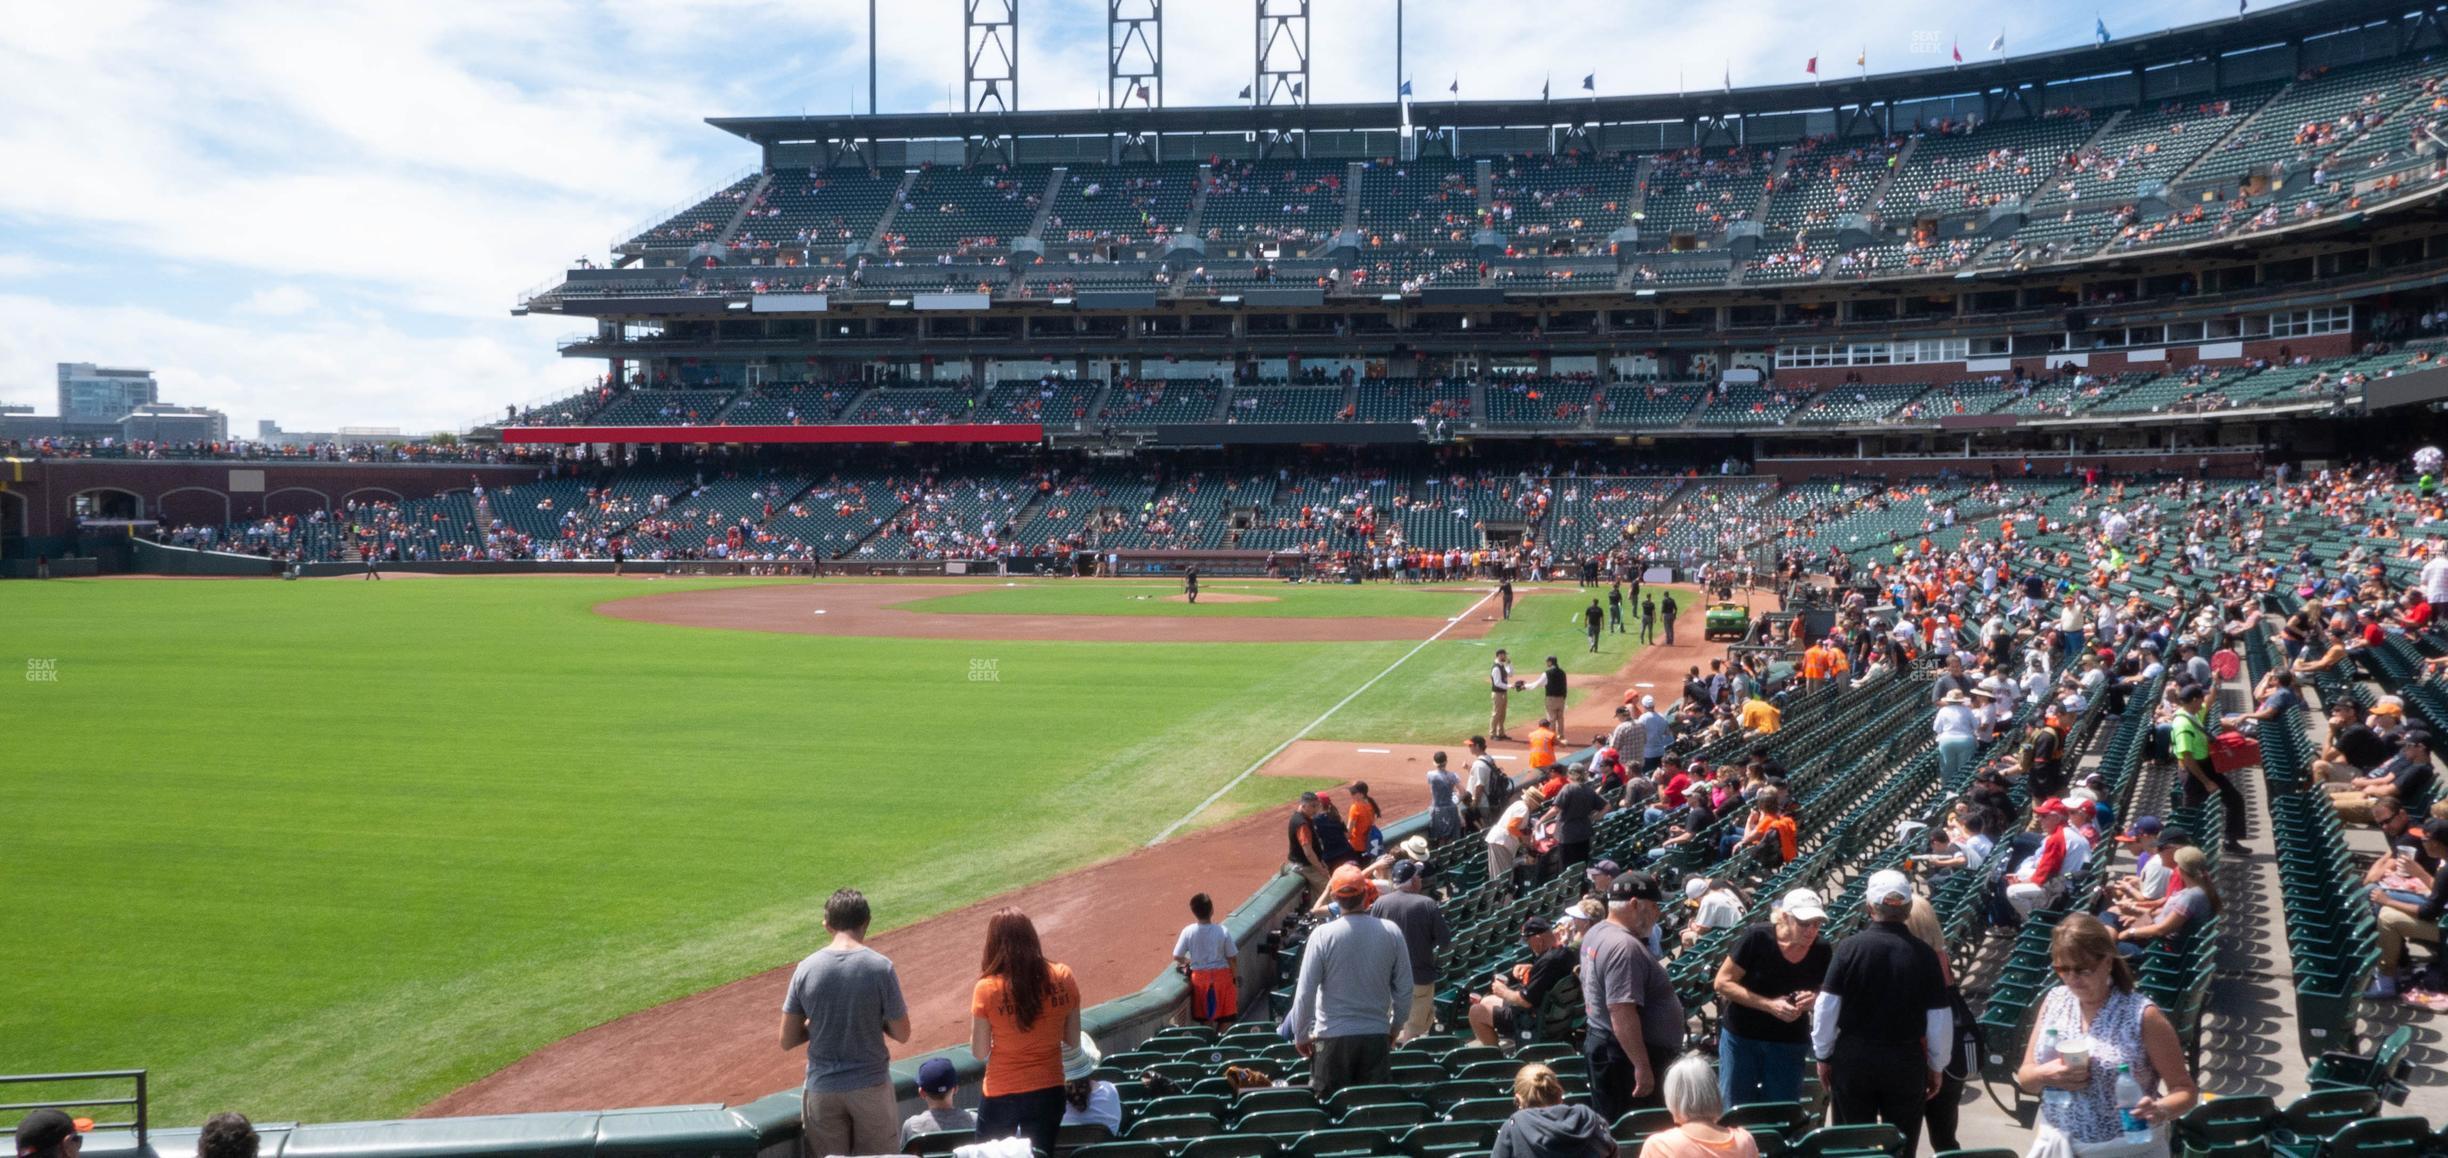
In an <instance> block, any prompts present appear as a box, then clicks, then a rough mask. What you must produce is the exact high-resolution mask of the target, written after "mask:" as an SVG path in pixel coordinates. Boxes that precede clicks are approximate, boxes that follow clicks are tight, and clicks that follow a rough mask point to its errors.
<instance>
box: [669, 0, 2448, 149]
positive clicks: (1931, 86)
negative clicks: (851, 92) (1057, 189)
mask: <svg viewBox="0 0 2448 1158" xmlns="http://www.w3.org/2000/svg"><path fill="white" fill-rule="evenodd" d="M2439 9H2440V6H2439V5H2438V4H2436V3H2416V2H2409V0H2298V2H2296V3H2292V4H2285V5H2282V6H2277V7H2272V8H2269V9H2266V10H2264V11H2259V12H2251V13H2247V14H2245V15H2241V16H2237V17H2232V18H2228V19H2223V20H2216V21H2210V22H2206V23H2201V24H2192V25H2187V26H2184V27H2181V28H2168V29H2162V30H2160V31H2156V32H2146V33H2137V34H2135V35H2133V36H2131V37H2126V38H2119V39H2116V40H2112V41H2110V42H2108V43H2107V44H2093V45H2083V46H2081V47H2076V48H2064V49H2058V50H2056V51H2053V52H2040V53H2033V54H2030V55H2027V56H2015V57H2008V58H2006V59H2004V60H2000V61H1990V62H1984V63H1976V64H1963V65H1951V66H1949V67H1943V68H1926V69H1916V70H1912V71H1907V72H1886V73H1874V74H1872V75H1870V76H1868V77H1850V78H1843V79H1831V80H1827V81H1824V82H1821V83H1808V84H1784V85H1769V86H1765V87H1758V88H1738V89H1734V90H1731V91H1727V92H1716V91H1710V92H1695V93H1678V94H1665V93H1652V94H1644V95H1638V96H1616V97H1586V98H1581V99H1564V100H1546V101H1540V100H1511V101H1458V100H1457V101H1434V100H1430V101H1421V100H1416V99H1415V100H1413V101H1412V103H1411V118H1410V119H1411V123H1412V124H1414V125H1417V126H1420V127H1421V128H1425V129H1439V128H1445V127H1449V126H1450V127H1456V128H1494V127H1504V126H1522V125H1555V124H1620V123H1640V122H1649V121H1680V120H1684V119H1686V118H1690V117H1712V116H1736V115H1757V114H1766V113H1785V112H1794V111H1799V110H1819V109H1829V108H1843V107H1850V106H1859V105H1866V104H1887V103H1903V102H1910V101H1917V100H1930V99H1940V98H1946V97H1956V96H1964V95H1969V94H1973V93H1981V92H1991V91H1998V90H2014V89H2019V88H2023V87H2026V86H2033V85H2048V84H2054V83H2057V82H2061V81H2071V80H2079V79H2082V78H2085V77H2092V76H2101V75H2106V74H2112V73H2118V72H2128V71H2132V70H2135V69H2143V68H2150V67H2154V66H2160V65H2169V64H2176V63H2180V62H2183V61H2187V60H2199V59H2203V58H2208V57H2215V56H2221V55H2227V54H2231V53H2234V52H2238V51H2243V50H2248V49H2256V48H2264V47H2268V46H2271V45H2276V44H2284V43H2287V42H2289V41H2293V40H2300V39H2308V38H2312V37H2317V36H2322V35H2326V34H2330V33H2335V32H2340V31H2345V30H2349V29H2353V28H2358V27H2363V26H2366V25H2370V24H2375V23H2382V22H2387V21H2394V20H2400V19H2405V18H2408V17H2418V16H2426V15H2427V16H2428V17H2430V18H2432V19H2436V18H2437V16H2438V13H2439ZM1401 122H1402V110H1401V109H1400V108H1399V107H1398V106H1397V105H1396V104H1395V103H1393V102H1391V101H1380V102H1366V103H1352V104H1325V105H1268V106H1263V107H1258V106H1244V105H1206V106H1198V107H1190V108H1170V109H1168V108H1159V109H1047V110H1023V111H1016V112H983V113H886V114H883V115H880V116H876V115H870V116H857V115H838V116H796V117H708V118H706V123H707V124H710V125H713V126H714V127H716V128H719V129H722V130H724V131H725V132H729V133H735V134H737V135H739V136H741V137H744V138H746V139H748V140H750V141H754V142H756V143H757V144H759V145H772V144H777V143H783V142H791V141H826V140H928V139H951V138H966V137H1005V136H1011V137H1061V136H1098V135H1106V134H1116V133H1129V134H1147V133H1244V132H1266V131H1292V130H1300V131H1306V132H1323V131H1333V130H1368V129H1380V130H1381V129H1386V128H1390V127H1393V126H1395V125H1398V124H1400V123H1401Z"/></svg>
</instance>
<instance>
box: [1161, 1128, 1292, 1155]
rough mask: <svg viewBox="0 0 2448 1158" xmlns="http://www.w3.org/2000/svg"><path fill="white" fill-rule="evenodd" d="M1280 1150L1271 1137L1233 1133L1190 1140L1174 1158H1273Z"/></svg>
mask: <svg viewBox="0 0 2448 1158" xmlns="http://www.w3.org/2000/svg"><path fill="white" fill-rule="evenodd" d="M1280 1149H1281V1147H1279V1146H1278V1145H1277V1144H1276V1142H1275V1138H1274V1137H1273V1136H1271V1135H1267V1134H1249V1133H1240V1132H1235V1133H1231V1134H1224V1135H1219V1136H1217V1137H1213V1138H1196V1139H1192V1140H1191V1141H1189V1142H1187V1143H1185V1144H1183V1146H1182V1148H1181V1149H1180V1150H1178V1151H1176V1152H1175V1158H1274V1156H1275V1155H1276V1154H1277V1153H1278V1152H1279V1151H1280Z"/></svg>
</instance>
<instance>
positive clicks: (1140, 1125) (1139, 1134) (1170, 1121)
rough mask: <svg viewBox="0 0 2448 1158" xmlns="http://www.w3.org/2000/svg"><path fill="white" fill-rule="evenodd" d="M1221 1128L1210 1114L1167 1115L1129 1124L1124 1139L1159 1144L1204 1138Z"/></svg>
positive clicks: (1221, 1124) (1221, 1125)
mask: <svg viewBox="0 0 2448 1158" xmlns="http://www.w3.org/2000/svg"><path fill="white" fill-rule="evenodd" d="M1223 1128H1224V1124H1223V1123H1222V1122H1219V1121H1217V1120H1216V1119H1215V1117H1214V1116H1213V1115H1210V1114H1167V1115H1165V1116H1163V1117H1161V1118H1142V1119H1140V1120H1139V1121H1136V1122H1133V1123H1131V1127H1130V1129H1129V1130H1128V1131H1127V1132H1125V1134H1124V1137H1127V1138H1129V1139H1130V1140H1131V1141H1133V1142H1161V1141H1164V1140H1166V1139H1170V1138H1205V1137H1208V1136H1210V1135H1213V1134H1215V1133H1217V1132H1219V1131H1221V1130H1222V1129H1223Z"/></svg>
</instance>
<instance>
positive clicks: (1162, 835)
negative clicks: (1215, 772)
mask: <svg viewBox="0 0 2448 1158" xmlns="http://www.w3.org/2000/svg"><path fill="white" fill-rule="evenodd" d="M1495 597H1496V593H1495V592H1493V591H1490V592H1488V593H1487V594H1485V595H1482V596H1480V597H1479V602H1478V603H1473V604H1471V605H1470V610H1469V611H1464V612H1463V613H1462V614H1463V615H1464V616H1468V615H1469V614H1470V613H1471V612H1472V611H1477V610H1479V607H1480V604H1483V603H1486V602H1487V601H1488V600H1490V599H1494V598H1495ZM1459 622H1461V619H1460V618H1456V619H1454V620H1451V621H1448V622H1447V623H1446V624H1445V626H1443V627H1440V628H1437V629H1436V633H1435V634H1433V635H1430V636H1429V637H1428V638H1426V639H1423V640H1421V641H1419V644H1418V646H1416V647H1413V648H1412V649H1411V650H1409V651H1406V652H1404V653H1403V654H1402V658H1401V659H1398V660H1395V661H1394V662H1393V663H1390V664H1387V665H1386V669H1385V670H1384V671H1381V672H1378V673H1377V674H1376V675H1373V676H1370V677H1369V681H1368V682H1367V683H1364V684H1362V685H1360V686H1359V687H1357V688H1354V689H1352V694H1350V695H1348V696H1345V697H1343V698H1342V700H1341V701H1339V702H1337V703H1336V704H1335V706H1333V707H1331V708H1328V709H1326V710H1325V711H1324V712H1321V713H1319V714H1318V718H1316V719H1314V720H1311V721H1309V723H1308V724H1307V725H1305V726H1303V727H1302V728H1301V730H1300V731H1297V732H1294V733H1292V735H1291V736H1290V737H1289V738H1287V739H1286V740H1285V741H1284V742H1283V743H1281V744H1277V745H1275V750H1274V751H1272V752H1269V753H1267V754H1266V755H1264V756H1260V757H1259V758H1258V762H1257V763H1255V764H1252V765H1250V766H1249V767H1247V768H1244V769H1242V770H1241V774H1240V775H1238V776H1235V777H1233V778H1232V780H1231V782H1229V783H1227V784H1225V785H1224V786H1223V787H1222V788H1218V789H1216V790H1215V793H1214V794H1213V795H1211V796H1209V797H1208V798H1207V799H1205V800H1202V801H1200V802H1199V806H1198V807H1196V808H1193V809H1191V810H1190V811H1189V813H1188V814H1187V815H1184V816H1183V817H1182V818H1181V819H1180V820H1176V821H1174V822H1173V823H1171V824H1168V825H1166V826H1165V829H1164V831H1163V832H1159V833H1157V834H1156V837H1155V839H1153V840H1150V841H1148V844H1149V845H1151V846H1153V845H1159V844H1163V843H1164V842H1165V840H1166V838H1168V837H1170V836H1172V835H1173V834H1174V833H1176V832H1180V831H1181V830H1182V826H1183V825H1186V824H1188V823H1190V822H1191V821H1192V820H1194V819H1196V818H1197V817H1198V814H1199V813H1202V812H1205V811H1207V810H1208V809H1209V808H1212V807H1214V806H1215V802H1216V801H1218V800H1222V799H1224V794H1225V793H1228V792H1231V791H1232V790H1233V789H1235V788H1238V787H1240V786H1241V782H1242V781H1244V780H1247V779H1249V778H1250V777H1252V776H1255V775H1257V774H1258V770H1259V769H1260V768H1264V767H1266V766H1267V762H1268V761H1270V760H1273V759H1274V758H1275V757H1277V756H1281V755H1283V753H1284V749H1286V748H1289V747H1291V746H1292V745H1293V744H1295V743H1297V742H1299V740H1300V738H1301V737H1303V736H1306V735H1308V734H1309V733H1311V732H1314V731H1316V730H1317V726H1318V725H1319V724H1323V723H1325V722H1326V720H1327V718H1328V717H1330V716H1333V715H1334V714H1335V713H1336V712H1339V711H1342V710H1343V705H1345V704H1348V703H1350V702H1352V701H1353V700H1356V699H1359V698H1360V693H1362V692H1365V691H1367V690H1369V689H1370V688H1373V687H1376V686H1377V681H1379V680H1382V679H1384V678H1386V677H1387V676H1390V675H1393V674H1394V669H1395V668H1398V667H1401V666H1402V665H1403V664H1405V663H1406V662H1409V660H1410V659H1411V657H1412V656H1415V655H1418V654H1419V653H1420V652H1421V651H1422V650H1423V649H1425V648H1426V647H1427V646H1428V645H1429V644H1432V643H1435V642H1436V641H1438V640H1440V639H1443V638H1445V633H1446V632H1448V631H1452V630H1453V629H1454V624H1455V623H1459Z"/></svg>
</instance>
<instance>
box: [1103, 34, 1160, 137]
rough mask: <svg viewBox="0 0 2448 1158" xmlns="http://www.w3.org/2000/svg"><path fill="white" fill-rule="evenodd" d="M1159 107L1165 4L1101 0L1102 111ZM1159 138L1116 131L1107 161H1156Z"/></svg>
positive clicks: (1140, 133)
mask: <svg viewBox="0 0 2448 1158" xmlns="http://www.w3.org/2000/svg"><path fill="white" fill-rule="evenodd" d="M1134 100H1135V101H1138V102H1139V107H1141V108H1163V107H1164V0H1105V107H1106V108H1109V109H1127V108H1129V107H1130V105H1131V102H1132V101H1134ZM1163 159H1164V157H1163V142H1162V138H1161V137H1160V136H1158V135H1157V134H1154V133H1148V132H1142V131H1137V130H1120V131H1116V132H1115V133H1114V135H1113V148H1112V160H1113V161H1115V162H1117V163H1119V162H1122V161H1133V160H1139V161H1161V160H1163Z"/></svg>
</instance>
